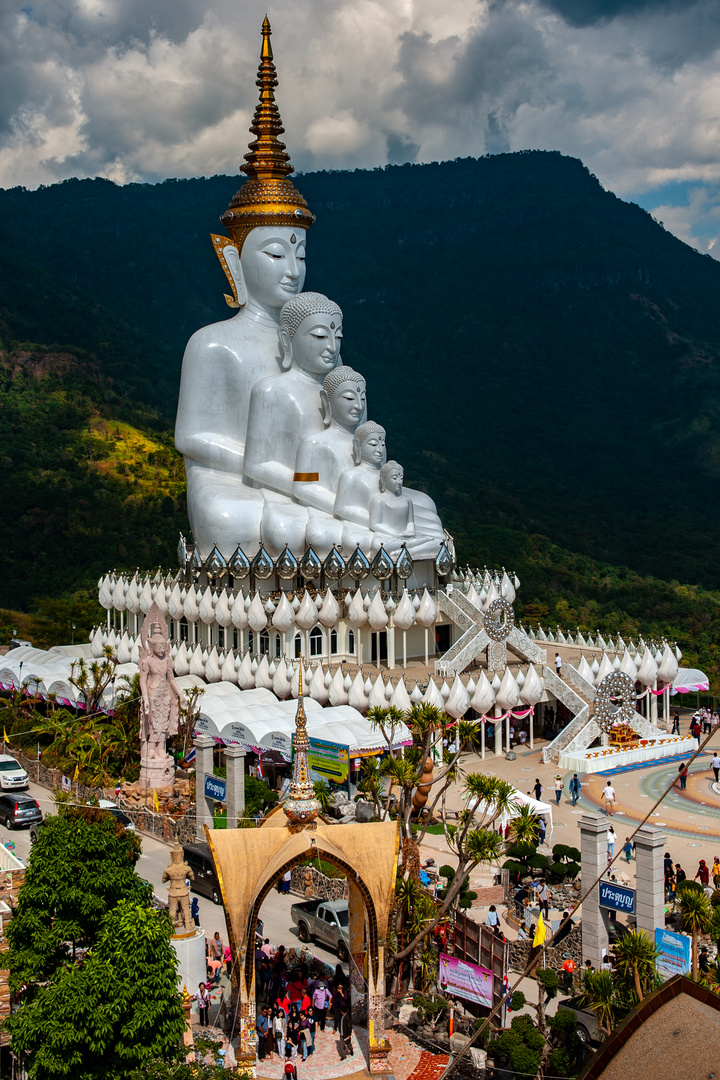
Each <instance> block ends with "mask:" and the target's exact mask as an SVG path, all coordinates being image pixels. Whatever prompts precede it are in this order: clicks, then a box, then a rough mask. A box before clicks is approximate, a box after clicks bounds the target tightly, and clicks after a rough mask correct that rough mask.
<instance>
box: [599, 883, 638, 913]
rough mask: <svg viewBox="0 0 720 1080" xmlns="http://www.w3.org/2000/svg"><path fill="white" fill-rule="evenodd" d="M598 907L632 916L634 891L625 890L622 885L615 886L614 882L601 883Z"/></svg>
mask: <svg viewBox="0 0 720 1080" xmlns="http://www.w3.org/2000/svg"><path fill="white" fill-rule="evenodd" d="M600 907H604V908H611V910H612V911H624V912H626V914H628V915H634V914H635V890H634V889H627V888H625V886H624V885H616V884H615V882H614V881H601V882H600Z"/></svg>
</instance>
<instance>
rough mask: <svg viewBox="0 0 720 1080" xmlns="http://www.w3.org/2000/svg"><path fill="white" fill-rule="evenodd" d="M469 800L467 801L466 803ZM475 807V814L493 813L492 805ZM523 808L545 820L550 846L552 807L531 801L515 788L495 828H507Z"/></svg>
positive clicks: (530, 797) (483, 804)
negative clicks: (527, 807)
mask: <svg viewBox="0 0 720 1080" xmlns="http://www.w3.org/2000/svg"><path fill="white" fill-rule="evenodd" d="M469 801H470V800H469V799H468V802H469ZM475 805H476V806H477V813H478V814H483V815H485V816H487V815H488V814H492V813H493V811H494V803H486V802H479V803H477V804H475ZM523 806H529V807H530V809H531V810H532V812H533V813H534V814H535V815H536V816H537V817H544V818H547V831H548V836H549V839H550V843H551V844H552V839H553V815H552V806H551V805H550V803H545V802H540V801H539V800H538V799H533V798H532V796H531V795H525V794H524V793H523V792H522V791H518V789H517V788H513V794H512V795H511V796H510V805H509V807H508V809H507V810H503V811H502V812H501V814H500V816H499V818H497V819H496V821H495V826H497V825H498V824H499V826H500V828H502V829H503V830H504V829H506V828H507V826H508V824H509V823H510V822H511V821H512V819H513V818H516V817H517V816H518V815H519V813H520V809H521V807H523Z"/></svg>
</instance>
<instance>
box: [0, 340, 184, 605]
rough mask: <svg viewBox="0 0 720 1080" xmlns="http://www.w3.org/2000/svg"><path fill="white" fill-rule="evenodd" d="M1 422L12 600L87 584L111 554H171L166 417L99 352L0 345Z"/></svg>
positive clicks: (175, 468) (173, 519) (1, 541)
mask: <svg viewBox="0 0 720 1080" xmlns="http://www.w3.org/2000/svg"><path fill="white" fill-rule="evenodd" d="M0 424H1V425H2V430H3V431H4V432H5V433H6V438H5V440H4V446H3V452H2V453H3V456H2V470H0V501H1V502H2V505H3V507H4V508H5V512H4V513H3V514H2V515H0V580H1V581H2V593H1V595H2V599H3V606H4V607H6V608H10V609H13V608H16V607H17V608H21V609H22V608H25V607H27V605H28V602H29V601H30V600H31V599H32V598H42V597H50V598H52V597H57V596H59V595H62V594H65V593H68V592H69V593H71V594H72V593H73V592H74V591H76V590H78V589H80V590H82V589H87V588H88V586H91V585H92V584H94V583H95V582H96V581H97V578H98V577H99V576H100V575H101V574H104V573H107V571H108V569H111V568H112V567H113V566H115V565H122V566H132V567H134V566H135V565H139V566H142V567H154V566H157V565H158V564H163V565H165V564H167V563H170V564H172V563H173V561H174V559H173V556H174V552H175V546H176V543H177V534H178V530H179V529H180V528H185V527H186V524H185V499H184V471H183V468H182V459H181V458H180V457H179V455H178V454H177V452H176V451H175V448H174V446H173V442H172V434H171V432H170V431H169V430H168V428H167V420H166V419H162V420H161V419H160V418H159V417H158V414H157V413H155V412H152V411H151V410H149V409H145V408H143V407H142V406H140V405H138V404H136V403H135V402H132V401H131V400H129V399H127V398H124V397H122V396H121V395H118V394H117V393H116V391H115V390H114V388H113V384H112V382H111V381H110V380H109V379H107V378H105V377H103V376H102V375H100V373H99V371H98V370H97V368H96V367H95V366H94V364H93V363H92V362H90V361H88V360H86V359H83V358H82V357H79V356H77V355H73V354H72V353H70V352H57V353H56V352H52V351H50V350H48V349H44V348H42V347H40V346H37V347H35V348H26V349H17V348H15V349H3V350H0ZM8 621H9V620H8Z"/></svg>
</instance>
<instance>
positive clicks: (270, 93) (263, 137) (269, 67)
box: [216, 15, 315, 253]
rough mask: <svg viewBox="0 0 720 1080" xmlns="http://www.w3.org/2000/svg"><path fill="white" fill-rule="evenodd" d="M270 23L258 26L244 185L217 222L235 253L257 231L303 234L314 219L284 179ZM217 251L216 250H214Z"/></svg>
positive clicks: (289, 168) (286, 164)
mask: <svg viewBox="0 0 720 1080" xmlns="http://www.w3.org/2000/svg"><path fill="white" fill-rule="evenodd" d="M271 33H272V31H271V29H270V22H269V20H268V17H267V15H266V16H265V20H264V22H263V25H262V48H261V50H260V66H259V68H258V77H257V86H258V88H259V90H260V100H259V102H258V105H257V107H256V109H255V115H254V117H253V122H252V125H251V127H250V131H251V132H252V133H253V135H255V136H256V138H255V139H254V140H253V142H251V143H250V145H249V147H248V153H247V154H245V164H244V165H241V166H240V171H241V172H244V173H245V174H246V175H247V180H246V181H245V183H244V184H243V185H242V187H241V188H240V189H239V190H238V191H237V192H236V194H235V195H234V196H233V199H232V201H231V203H230V206H229V207H228V209H227V210H226V211H225V213H224V214H223V216H222V218H221V219H220V220H221V221H222V222H223V224H224V225H225V227H226V229H227V230H228V232H229V233H230V235H231V237H232V239H233V242H234V244H235V246H236V247H237V249H238V253H239V252H241V251H242V246H243V243H244V242H245V238H246V237H247V235H248V233H249V232H250V231H251V230H252V229H256V228H258V227H259V226H262V225H286V226H290V227H293V228H295V227H299V228H301V229H308V228H310V226H311V225H312V223H313V221H314V220H315V215H314V214H312V213H311V212H310V211H309V210H308V206H307V203H306V202H305V199H304V198H303V197H302V195H301V194H300V192H299V191H298V190H297V188H296V187H295V186H294V185H293V184H292V183H291V182H290V181H289V180H288V179H287V177H288V175H289V174H290V173H292V172H294V171H295V170H294V169H293V165H292V162H291V161H290V155H289V154H288V153H287V152H286V150H285V143H283V142H280V140H279V138H278V135H282V134H283V132H284V130H285V129H284V128H283V126H282V120H281V119H280V112H279V110H278V107H277V105H276V104H275V87H276V86H277V82H278V81H277V75H276V72H275V65H274V63H273V53H272V46H271V45H270V34H271ZM216 250H217V245H216Z"/></svg>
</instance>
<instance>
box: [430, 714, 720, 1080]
mask: <svg viewBox="0 0 720 1080" xmlns="http://www.w3.org/2000/svg"><path fill="white" fill-rule="evenodd" d="M713 735H714V731H711V732H710V733H709V735H707V737H706V738H705V741H704V742H702V743H700V744H699V745H698V748H697V750H696V751H695V753H694V754H693V756H692V757H691V758H690V761H689V762H688V764H687V770H689V769H690V766H691V765H692V763H693V762H694V761H695V759H696V758H697V757H698V755H699V754H700V753H701V752H702V751H703V750H704V748H705V747H706V745H707V744H708V743H709V742H710V739H711V738H712V737H713ZM687 770H686V771H687ZM676 783H677V778H676V777H674V778H673V779H672V780H671V781H670V784H669V786H668V787H667V789H666V790H665V791H664V792H663V793H662V795H661V796H660V798H659V799H657V800H656V802H655V803H653V805H652V806H651V807H650V809H649V810H648V812H647V814H646V815H645V817H644V818H643V819H642V821H641V822H640V824H639V825H637V826H636V828H635V829H634V830H633V832H632V833H631V834H630V837H629V839H630V840H632V839H633V837H634V836H635V835H636V834H637V833H638V832H639V830H640V829H642V827H643V826H644V825H645V824H646V822H647V821H648V818H650V817H652V815H653V814H654V813H655V811H656V810H657V808H658V806H660V804H661V803H662V801H663V800H664V799H665V797H666V796H667V795H669V794H670V792H671V791H672V789H673V788H674V786H675V784H676ZM620 855H621V851H620V850H618V853H617V855H615V856H613V858H612V859H611V860H610V862H609V863H608V864H607V867H606V869H605V870H604V871H603V872H602V873H601V874H600V876H599V877H597V878H595V880H594V881H593V883H592V884H591V885H590V886H588V888H587V889H586V890H585V892H584V893H583V895H582V896H581V898H580V899H579V900H578V902H577V903H576V904H575V906H574V907H573V908H572V909H571V910H570V911H569V912H568V915H567V918H565V919H563V920H562V921H561V923H560V925H559V926H558V928H557V930H556V931H555V933H554V934H553V935H552V937H551V938H550V939H549V941H545V942H543V946H544V947H545V948H549V947H550V946H551V945H552V943H553V941H554V940H555V938H556V937H557V935H558V934H559V933H560V931H561V930H562V928H563V926H565V924H566V923H567V922H569V921H570V920H571V919H572V916H573V915H574V914H575V912H576V911H577V909H578V908H579V907H580V906H581V905H582V903H583V900H586V899H587V897H588V896H589V895H590V893H591V892H592V891H593V889H594V888H595V887H596V886H597V885H599V884H600V882H601V881H602V880H603V878H604V877H606V876H607V873H608V871H609V870H610V867H611V866H612V865H613V864H614V863H615V862H616V860H617V859H619V858H620ZM537 960H538V958H537V957H533V958H532V959H531V960H528V962H527V964H526V965H525V968H524V970H523V971H522V972H521V974H520V975H519V976H518V978H517V979H516V980H515V983H514V984H513V986H512V987H511V989H510V991H509V992H508V993H507V994H504V995H503V997H502V998H501V1000H500V1001H499V1002H498V1004H497V1005H495V1006H494V1007H493V1009H492V1012H491V1013H490V1015H489V1016H487V1017H486V1018H485V1022H484V1023H482V1024H480V1026H479V1027H478V1028H477V1030H476V1031H475V1032H473V1034H472V1035H471V1036H470V1037H469V1038H468V1040H467V1042H466V1043H465V1045H464V1046H463V1048H462V1049H461V1050H459V1051H458V1053H457V1055H456V1056H455V1057H454V1058H451V1060H450V1061H449V1062H448V1064H447V1066H446V1068H445V1071H444V1072H443V1073H442V1075H441V1076H440V1077H439V1080H445V1078H446V1077H447V1076H449V1075H450V1073H451V1072H452V1070H453V1069H454V1068H455V1066H456V1065H457V1063H458V1061H459V1060H460V1058H462V1057H463V1056H464V1055H465V1054H466V1053H467V1051H468V1050H469V1049H470V1048H471V1047H472V1046H473V1045H474V1043H475V1042H476V1041H477V1039H478V1038H479V1037H480V1035H481V1034H482V1033H483V1032H484V1031H485V1030H486V1028H488V1027H489V1025H490V1021H491V1020H492V1019H493V1018H494V1017H495V1016H496V1015H497V1013H498V1011H499V1010H500V1009H501V1008H502V1006H503V1003H504V1002H505V1001H506V1000H507V998H508V997H509V996H511V995H512V994H514V992H515V990H516V989H517V987H518V986H519V985H520V983H521V982H522V981H523V979H525V978H527V977H528V975H529V973H530V971H531V970H532V969H533V968H534V967H536V966H537Z"/></svg>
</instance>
